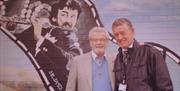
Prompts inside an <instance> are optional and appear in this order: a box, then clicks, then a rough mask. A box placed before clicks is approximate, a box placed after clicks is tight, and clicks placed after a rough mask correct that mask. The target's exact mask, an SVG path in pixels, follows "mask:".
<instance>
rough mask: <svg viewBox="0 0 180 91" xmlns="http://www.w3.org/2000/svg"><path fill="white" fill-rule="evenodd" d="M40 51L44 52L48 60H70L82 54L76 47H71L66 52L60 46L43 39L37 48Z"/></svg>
mask: <svg viewBox="0 0 180 91" xmlns="http://www.w3.org/2000/svg"><path fill="white" fill-rule="evenodd" d="M39 49H40V51H44V52H45V53H46V54H47V55H48V56H49V57H50V58H53V59H54V57H57V58H63V59H67V60H70V59H72V57H74V56H76V55H80V54H82V50H81V48H80V47H78V46H73V47H71V48H69V49H68V50H65V49H63V48H62V47H61V46H58V45H57V44H54V43H52V42H51V41H49V40H48V39H44V41H43V43H42V44H41V45H40V47H39Z"/></svg>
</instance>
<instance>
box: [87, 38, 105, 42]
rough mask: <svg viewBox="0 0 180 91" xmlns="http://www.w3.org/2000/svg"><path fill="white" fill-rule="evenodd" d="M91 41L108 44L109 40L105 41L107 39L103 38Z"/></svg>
mask: <svg viewBox="0 0 180 91" xmlns="http://www.w3.org/2000/svg"><path fill="white" fill-rule="evenodd" d="M90 40H91V41H93V42H98V41H100V42H106V41H107V39H105V38H101V39H93V38H92V39H90Z"/></svg>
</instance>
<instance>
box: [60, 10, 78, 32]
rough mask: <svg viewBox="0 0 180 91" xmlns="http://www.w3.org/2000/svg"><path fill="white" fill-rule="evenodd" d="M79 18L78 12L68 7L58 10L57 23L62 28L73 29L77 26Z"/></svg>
mask: <svg viewBox="0 0 180 91" xmlns="http://www.w3.org/2000/svg"><path fill="white" fill-rule="evenodd" d="M77 18H78V10H72V9H69V8H67V7H64V8H63V9H62V10H60V9H59V10H58V15H57V23H58V25H59V26H60V27H62V28H66V29H73V28H74V27H75V25H76V22H77Z"/></svg>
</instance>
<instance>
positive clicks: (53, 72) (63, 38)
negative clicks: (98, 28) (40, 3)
mask: <svg viewBox="0 0 180 91" xmlns="http://www.w3.org/2000/svg"><path fill="white" fill-rule="evenodd" d="M35 10H37V12H38V9H35ZM44 13H45V14H47V13H46V11H45V12H44ZM80 13H81V7H80V4H79V2H77V1H75V0H59V2H56V3H55V4H53V5H52V7H51V11H50V13H49V15H48V14H47V16H48V18H49V22H50V23H47V22H46V24H45V26H44V22H43V21H44V20H45V21H48V20H47V19H48V18H47V16H45V17H39V15H38V14H39V13H36V11H35V13H33V14H32V16H31V22H32V25H33V27H30V28H29V29H28V30H25V31H27V32H29V31H32V30H33V35H34V38H33V39H35V45H34V46H29V47H32V48H28V49H30V51H31V53H32V54H34V56H35V59H36V61H37V62H38V64H39V65H40V67H41V68H42V69H43V71H44V73H45V75H46V77H47V79H48V81H50V84H51V85H52V86H53V88H54V89H55V90H56V91H64V89H65V85H66V82H67V76H68V70H69V64H68V62H69V61H70V60H71V58H72V57H74V56H76V55H80V54H82V53H83V52H82V49H81V48H80V47H79V46H80V45H79V43H78V38H77V35H76V32H77V29H76V27H75V25H76V22H77V19H78V18H79V15H80ZM23 34H28V33H22V34H21V35H17V37H18V38H19V39H20V38H22V39H23V38H24V37H26V35H23ZM30 38H32V37H30ZM22 39H20V40H22ZM24 41H25V42H29V43H32V42H31V41H27V40H25V39H24ZM22 42H23V41H22ZM33 43H34V42H33ZM24 44H25V45H27V44H26V43H24ZM31 45H33V44H31ZM31 49H34V52H33V50H31ZM67 64H68V65H67Z"/></svg>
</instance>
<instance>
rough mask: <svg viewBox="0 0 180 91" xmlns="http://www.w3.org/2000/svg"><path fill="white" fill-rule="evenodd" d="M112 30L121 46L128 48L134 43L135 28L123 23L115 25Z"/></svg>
mask: <svg viewBox="0 0 180 91" xmlns="http://www.w3.org/2000/svg"><path fill="white" fill-rule="evenodd" d="M112 31H113V34H114V37H115V39H116V41H117V43H118V45H119V47H121V48H124V49H126V48H128V47H129V46H130V45H131V44H132V42H133V39H134V30H133V28H130V27H128V25H126V24H123V25H121V26H117V27H115V28H114V29H113V30H112Z"/></svg>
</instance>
